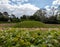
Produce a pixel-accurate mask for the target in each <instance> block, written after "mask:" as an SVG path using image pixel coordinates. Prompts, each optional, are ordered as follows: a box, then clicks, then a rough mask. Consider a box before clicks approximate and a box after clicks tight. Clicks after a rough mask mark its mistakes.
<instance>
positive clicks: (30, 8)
mask: <svg viewBox="0 0 60 47" xmlns="http://www.w3.org/2000/svg"><path fill="white" fill-rule="evenodd" d="M12 1H14V2H15V1H16V2H17V3H18V2H20V3H21V2H28V0H11V1H9V0H0V11H1V12H4V11H7V12H8V13H9V14H11V13H13V14H15V15H16V16H17V17H19V16H21V15H24V14H26V15H32V14H33V13H34V12H36V11H37V10H38V9H39V8H38V7H36V6H35V5H32V4H30V3H27V4H23V5H22V4H19V3H18V4H14V3H13V4H14V5H11V4H9V3H12Z"/></svg>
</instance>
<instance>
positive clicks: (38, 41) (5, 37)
mask: <svg viewBox="0 0 60 47" xmlns="http://www.w3.org/2000/svg"><path fill="white" fill-rule="evenodd" d="M0 47H60V30H59V31H58V30H57V31H56V30H49V31H48V30H47V31H41V30H24V29H18V28H12V29H11V28H10V29H6V30H0Z"/></svg>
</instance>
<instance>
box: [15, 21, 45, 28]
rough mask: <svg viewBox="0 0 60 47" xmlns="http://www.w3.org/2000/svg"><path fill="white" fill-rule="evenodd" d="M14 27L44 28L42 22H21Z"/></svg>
mask: <svg viewBox="0 0 60 47" xmlns="http://www.w3.org/2000/svg"><path fill="white" fill-rule="evenodd" d="M15 27H16V28H17V27H18V28H40V27H41V28H42V27H46V26H45V24H44V23H42V22H38V21H22V22H20V23H17V24H16V25H15Z"/></svg>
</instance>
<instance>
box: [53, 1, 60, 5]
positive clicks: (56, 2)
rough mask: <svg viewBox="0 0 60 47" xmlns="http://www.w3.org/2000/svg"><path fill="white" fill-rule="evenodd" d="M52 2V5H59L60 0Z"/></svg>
mask: <svg viewBox="0 0 60 47" xmlns="http://www.w3.org/2000/svg"><path fill="white" fill-rule="evenodd" d="M52 4H53V5H60V0H54V1H53V3H52Z"/></svg>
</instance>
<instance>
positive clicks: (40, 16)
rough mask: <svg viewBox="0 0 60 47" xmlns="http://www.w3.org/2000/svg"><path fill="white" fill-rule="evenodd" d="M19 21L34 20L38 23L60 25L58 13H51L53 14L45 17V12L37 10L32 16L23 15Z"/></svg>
mask: <svg viewBox="0 0 60 47" xmlns="http://www.w3.org/2000/svg"><path fill="white" fill-rule="evenodd" d="M20 19H21V21H24V20H34V21H40V22H43V23H48V24H60V14H58V13H56V14H54V12H53V14H51V15H50V16H49V15H47V13H46V10H45V11H43V10H38V11H37V12H36V13H34V14H33V15H32V16H27V15H23V16H22V17H21V18H20Z"/></svg>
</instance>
